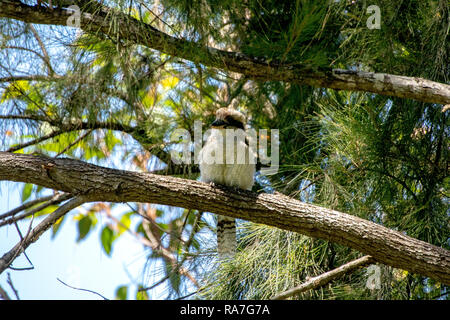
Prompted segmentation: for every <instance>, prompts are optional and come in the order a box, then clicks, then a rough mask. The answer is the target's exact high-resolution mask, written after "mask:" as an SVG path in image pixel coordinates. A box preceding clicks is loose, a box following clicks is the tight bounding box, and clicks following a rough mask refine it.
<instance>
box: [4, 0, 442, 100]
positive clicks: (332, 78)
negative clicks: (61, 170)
mask: <svg viewBox="0 0 450 320" xmlns="http://www.w3.org/2000/svg"><path fill="white" fill-rule="evenodd" d="M73 3H74V4H79V5H80V7H81V8H82V14H81V19H80V27H81V29H83V30H84V31H86V32H90V33H102V34H106V35H108V36H109V37H110V38H111V39H117V40H122V41H128V42H131V43H135V44H140V45H144V46H147V47H149V48H153V49H155V50H158V51H160V52H163V53H166V54H169V55H172V56H176V57H180V58H183V59H187V60H191V61H193V62H195V63H201V64H203V65H205V66H209V67H214V68H219V69H224V70H227V71H232V72H238V73H241V74H243V75H245V76H246V77H247V78H248V79H254V80H262V81H269V80H270V81H277V80H278V81H287V82H295V83H299V84H305V85H310V86H314V87H324V88H331V89H337V90H352V91H365V92H372V93H377V94H382V95H388V96H395V97H400V98H409V99H415V100H418V101H423V102H431V103H441V104H447V103H450V85H447V84H443V83H437V82H433V81H430V80H426V79H422V78H414V77H406V76H398V75H391V74H383V73H373V72H363V71H353V70H341V69H331V68H330V69H323V70H317V69H316V68H314V67H313V66H309V65H304V64H301V63H298V64H283V63H278V62H276V61H270V62H269V61H267V60H265V59H263V58H259V57H251V56H247V55H244V54H242V53H238V52H229V51H223V50H219V49H215V48H211V47H206V46H202V45H199V44H197V43H195V42H192V41H188V40H185V39H180V38H175V37H172V36H170V35H168V34H166V33H163V32H161V31H159V30H157V29H155V28H153V27H152V26H150V25H148V24H145V23H143V22H141V21H138V20H136V19H135V18H133V17H131V16H129V15H126V14H124V13H120V12H117V11H113V9H111V8H108V7H106V6H102V5H100V4H95V3H93V4H90V5H89V4H86V3H87V2H86V1H85V0H83V1H79V0H78V1H77V0H74V1H73ZM69 14H73V11H69V10H66V9H64V8H53V10H51V9H49V8H42V7H41V8H40V9H39V10H36V8H35V7H32V6H28V5H25V4H23V3H21V2H19V1H13V0H4V1H3V2H2V3H1V4H0V17H4V18H11V19H16V20H20V21H24V22H27V23H37V24H52V25H67V18H68V17H69ZM112 26H115V27H112Z"/></svg>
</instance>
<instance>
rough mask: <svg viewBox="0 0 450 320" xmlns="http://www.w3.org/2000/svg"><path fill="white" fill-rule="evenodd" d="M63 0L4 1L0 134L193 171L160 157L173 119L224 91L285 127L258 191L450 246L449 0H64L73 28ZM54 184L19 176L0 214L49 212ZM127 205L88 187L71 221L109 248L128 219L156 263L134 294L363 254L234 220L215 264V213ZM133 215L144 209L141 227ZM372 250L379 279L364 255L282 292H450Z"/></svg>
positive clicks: (251, 283) (249, 278)
mask: <svg viewBox="0 0 450 320" xmlns="http://www.w3.org/2000/svg"><path fill="white" fill-rule="evenodd" d="M70 4H72V3H70ZM70 4H69V3H66V2H61V3H58V2H55V3H54V4H53V7H49V6H48V5H41V6H39V7H34V8H31V9H30V7H31V6H33V5H36V3H35V2H33V1H22V2H20V1H9V0H8V1H4V2H2V3H1V4H0V17H4V19H1V20H0V33H1V51H0V54H1V55H2V57H1V59H0V61H1V64H0V80H1V82H2V84H1V105H2V108H1V114H0V119H1V122H0V130H1V132H2V136H3V139H2V151H9V152H23V153H27V154H33V153H34V154H44V155H47V156H50V157H53V158H62V157H63V156H64V157H70V158H76V159H80V160H85V161H88V162H91V163H94V164H101V165H104V166H112V167H115V166H117V165H115V164H114V163H117V162H119V163H122V164H123V165H122V166H120V168H122V169H127V170H138V171H143V172H147V171H150V172H154V173H157V174H160V175H172V176H177V177H183V178H187V179H196V178H198V168H197V167H196V166H195V165H175V164H174V163H173V162H171V160H170V151H171V150H173V149H174V148H176V146H175V145H174V144H173V143H172V142H170V136H171V133H172V132H173V131H174V130H175V129H177V128H184V129H186V130H188V131H190V132H192V129H193V123H194V121H195V120H202V121H203V123H204V124H205V125H206V124H208V123H209V122H210V121H212V119H213V115H214V111H215V109H217V108H218V107H224V106H232V107H235V108H239V109H240V110H242V111H244V112H246V113H247V115H248V117H249V119H250V125H251V127H252V128H255V129H265V128H278V129H280V164H281V165H280V169H279V171H278V173H277V174H275V175H270V176H265V175H262V174H258V175H257V184H256V185H255V187H254V191H257V192H262V191H263V192H267V193H274V192H278V193H282V194H285V195H288V196H289V197H292V198H294V199H298V200H301V201H304V202H307V203H312V204H317V205H321V206H324V207H326V208H330V209H335V210H338V211H342V212H346V213H350V214H353V215H356V216H359V217H361V218H364V219H367V220H369V221H373V222H376V223H378V224H381V225H384V226H386V227H389V228H391V229H395V230H399V231H401V232H404V233H406V234H407V235H409V236H411V237H414V238H417V239H420V240H423V241H425V242H428V243H431V244H433V245H436V246H439V247H443V248H445V249H449V242H448V240H449V235H450V231H449V216H448V182H449V180H448V134H449V130H448V111H447V110H448V107H445V106H444V104H445V103H446V104H448V103H450V89H449V87H448V85H445V84H448V83H449V78H448V77H449V74H450V66H449V64H448V61H449V54H450V41H449V39H448V30H449V25H450V15H449V13H450V7H449V5H448V3H447V1H428V2H423V1H401V2H400V3H392V2H389V1H372V2H371V3H366V2H365V1H338V2H329V1H307V0H301V1H300V0H298V1H264V2H261V1H252V0H249V1H234V0H230V1H220V2H216V1H198V2H197V1H194V2H193V1H184V0H181V1H180V0H165V1H131V0H130V1H111V2H109V3H108V4H107V5H108V6H106V4H104V3H102V2H99V1H85V0H83V1H73V4H76V5H78V6H79V8H80V10H81V16H80V27H81V29H75V28H70V27H67V26H66V22H67V18H68V17H69V15H68V14H67V13H69V14H73V11H69V10H68V9H67V7H68V6H69V5H70ZM369 4H370V5H372V4H374V5H377V6H378V7H379V8H380V9H381V25H380V27H381V28H380V29H369V28H368V27H367V25H366V21H367V18H368V17H369V14H368V13H367V6H368V5H369ZM19 8H20V9H21V10H19ZM27 10H30V11H27ZM85 13H86V14H87V13H89V14H90V15H89V16H88V15H84V14H85ZM205 48H206V49H205ZM208 48H209V49H208ZM339 70H340V71H339ZM380 74H385V75H382V76H380ZM396 75H397V76H401V77H396ZM425 79H426V80H425ZM411 83H413V84H414V86H411V85H410V84H411ZM405 88H406V89H405ZM334 89H352V90H353V91H348V90H345V91H337V90H334ZM192 136H193V135H192ZM267 139H269V140H270V137H267ZM269 142H270V141H269ZM116 161H117V162H116ZM66 200H67V198H64V195H61V194H56V195H51V194H50V193H49V190H48V189H46V188H42V187H38V186H34V185H32V184H25V185H24V186H23V189H22V201H23V208H21V209H22V210H19V212H21V211H24V210H25V214H20V215H19V214H18V213H19V212H13V213H12V214H11V212H9V213H5V214H3V215H1V216H0V219H1V220H0V225H2V226H3V225H8V224H14V223H15V222H16V221H18V220H21V219H25V218H29V217H32V216H33V217H37V216H40V215H42V216H44V215H47V214H48V213H50V212H51V211H53V210H55V208H57V206H58V205H60V204H61V203H63V201H66ZM128 207H129V210H127V211H125V212H123V210H117V208H116V207H115V206H113V205H112V204H110V203H95V204H91V205H84V208H85V209H86V210H84V211H83V212H81V211H80V213H79V214H77V215H76V216H75V219H74V220H75V221H74V222H73V223H77V225H78V230H79V238H78V240H82V239H84V238H85V237H86V236H88V234H89V233H90V232H91V231H92V230H93V226H95V224H96V222H97V219H98V216H99V215H101V216H106V217H107V219H108V222H109V224H108V225H107V226H105V227H104V228H103V229H102V230H101V241H102V245H103V248H104V250H105V252H106V253H107V254H110V253H111V248H112V244H113V243H114V241H120V235H122V234H123V233H124V232H131V233H132V234H133V235H134V236H135V237H136V238H137V239H139V240H140V241H141V243H142V244H143V245H144V246H145V247H146V248H148V249H149V256H148V259H149V261H156V260H158V261H161V262H162V263H163V265H164V266H165V267H164V274H163V275H162V276H161V279H159V281H157V282H156V283H142V290H141V291H139V297H140V298H146V297H148V296H147V293H149V292H151V290H154V289H155V288H156V287H157V285H159V284H160V283H163V282H166V281H168V282H169V283H170V288H171V291H170V293H169V295H168V298H175V297H183V296H186V295H190V294H192V295H190V297H199V298H227V299H228V298H242V299H249V298H259V299H265V298H271V297H274V296H276V295H277V294H278V293H280V292H282V291H284V290H287V289H289V288H293V287H295V286H297V285H299V284H300V283H303V282H305V281H308V279H310V278H312V277H315V276H318V275H321V274H323V273H324V272H327V271H329V270H332V269H335V268H337V267H338V266H341V265H344V264H346V263H348V262H350V261H351V260H355V259H356V258H358V257H360V255H361V253H360V252H357V251H356V250H353V249H350V248H348V247H347V246H343V245H339V244H336V243H332V242H328V241H326V240H321V239H315V238H310V237H307V236H305V235H300V234H297V233H294V232H288V231H284V230H279V229H276V228H273V227H268V226H264V225H259V224H254V223H249V222H245V221H241V223H240V227H241V228H240V230H239V253H238V254H237V256H236V260H235V261H233V262H230V263H224V264H220V265H217V264H214V263H213V264H211V262H214V261H215V258H216V255H215V245H214V244H212V243H211V239H213V236H214V228H215V224H214V218H213V216H212V215H211V214H209V213H206V212H199V211H197V210H190V209H178V208H176V209H174V208H171V207H168V206H154V205H150V204H142V203H128ZM64 217H65V216H64V215H63V216H62V218H61V219H60V220H58V221H57V222H56V223H55V224H53V232H54V233H55V234H56V233H57V232H64V229H62V230H61V229H60V228H58V226H60V225H61V221H62V219H64ZM132 219H139V221H140V223H139V224H138V227H137V228H136V229H135V230H131V229H130V221H131V220H132ZM57 240H58V238H57V237H56V239H55V241H57ZM380 268H381V288H380V289H378V290H371V289H369V288H368V287H367V278H368V275H367V271H366V269H362V270H359V271H354V272H352V273H347V274H345V275H344V276H342V277H341V278H339V279H337V280H334V281H332V282H330V283H328V284H326V285H322V286H321V287H318V288H316V289H315V290H309V291H305V292H301V293H296V294H295V295H293V296H291V297H292V298H309V299H343V298H345V299H367V298H369V299H375V298H378V299H434V298H442V297H443V298H448V294H447V291H448V284H447V285H445V284H443V283H439V282H436V281H435V280H433V279H431V278H428V277H424V276H422V275H416V274H411V273H408V272H405V271H402V270H400V269H395V268H392V267H389V266H382V265H380ZM149 272H151V271H149ZM118 285H119V284H118ZM124 290H125V289H124V287H120V288H118V291H117V292H118V297H119V298H120V297H124V295H123V294H121V293H123V292H124Z"/></svg>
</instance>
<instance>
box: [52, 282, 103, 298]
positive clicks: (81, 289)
mask: <svg viewBox="0 0 450 320" xmlns="http://www.w3.org/2000/svg"><path fill="white" fill-rule="evenodd" d="M56 280H58V281H59V282H61V283H62V284H63V285H65V286H66V287H69V288H71V289H75V290H80V291H86V292H90V293H93V294H96V295H98V296H99V297H101V298H103V300H109V299H108V298H106V297H105V296H103V295H101V294H100V293H98V292H95V291H93V290H89V289H83V288H76V287H73V286H71V285H68V284H67V283H65V282H64V281H62V280H61V279H59V278H56Z"/></svg>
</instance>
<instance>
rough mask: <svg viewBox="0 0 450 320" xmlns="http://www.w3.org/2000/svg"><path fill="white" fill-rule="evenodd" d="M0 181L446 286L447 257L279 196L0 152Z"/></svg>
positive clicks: (448, 281) (399, 235)
mask: <svg viewBox="0 0 450 320" xmlns="http://www.w3.org/2000/svg"><path fill="white" fill-rule="evenodd" d="M0 180H9V181H17V182H27V183H33V184H37V185H41V186H43V187H46V188H51V189H55V190H60V191H64V192H68V193H71V194H80V195H83V199H84V201H86V202H87V201H89V202H91V201H105V202H144V203H155V204H163V205H170V206H177V207H182V208H187V209H197V210H200V211H206V212H213V213H217V214H222V215H225V216H229V217H233V218H240V219H244V220H248V221H252V222H255V223H261V224H266V225H269V226H273V227H277V228H280V229H284V230H289V231H294V232H298V233H302V234H304V235H307V236H310V237H315V238H321V239H324V240H328V241H331V242H336V243H339V244H342V245H345V246H348V247H350V248H353V249H355V250H358V251H360V252H363V253H365V254H367V255H370V256H372V257H373V258H374V259H375V260H376V261H378V262H380V263H383V264H386V265H389V266H392V267H395V268H400V269H404V270H407V271H409V272H412V273H418V274H421V275H423V276H427V277H430V278H434V279H436V280H437V281H440V282H443V283H445V284H450V251H449V250H446V249H444V248H440V247H437V246H434V245H431V244H429V243H426V242H424V241H420V240H417V239H414V238H411V237H408V236H407V235H405V234H403V233H402V232H398V231H394V230H390V229H388V228H386V227H383V226H381V225H379V224H376V223H373V222H370V221H367V220H364V219H361V218H359V217H356V216H352V215H349V214H345V213H342V212H338V211H335V210H330V209H326V208H322V207H319V206H315V205H311V204H307V203H303V202H300V201H298V200H295V199H292V198H289V197H286V196H283V195H281V194H266V193H262V194H256V193H253V192H250V191H243V190H239V191H235V190H232V189H229V188H225V187H211V186H209V185H208V184H206V183H202V182H199V181H194V180H187V179H180V178H175V177H167V176H160V175H154V174H150V173H141V172H130V171H124V170H116V169H109V168H105V167H100V166H96V165H93V164H89V163H86V162H82V161H78V160H72V159H52V158H48V157H42V156H32V155H26V154H13V153H7V152H0Z"/></svg>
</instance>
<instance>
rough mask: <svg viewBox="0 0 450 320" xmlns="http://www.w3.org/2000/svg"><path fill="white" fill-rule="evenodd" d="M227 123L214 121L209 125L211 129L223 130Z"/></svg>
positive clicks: (219, 120) (220, 120)
mask: <svg viewBox="0 0 450 320" xmlns="http://www.w3.org/2000/svg"><path fill="white" fill-rule="evenodd" d="M227 124H228V123H226V122H225V121H223V120H222V119H216V120H214V122H213V123H211V127H212V128H223V127H224V126H225V125H227Z"/></svg>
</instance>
